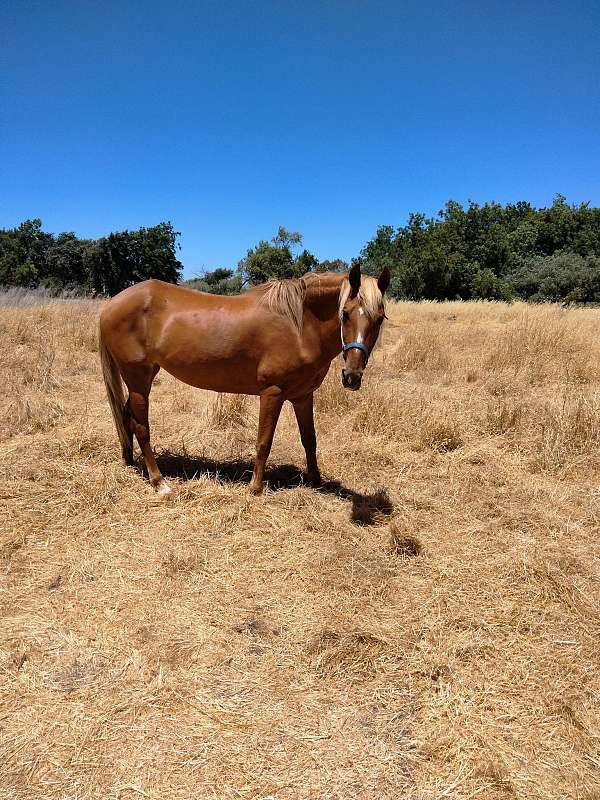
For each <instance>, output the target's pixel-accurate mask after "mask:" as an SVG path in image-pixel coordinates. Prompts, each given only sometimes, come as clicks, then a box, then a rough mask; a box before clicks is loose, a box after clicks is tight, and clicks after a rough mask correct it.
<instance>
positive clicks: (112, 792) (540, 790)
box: [0, 297, 600, 800]
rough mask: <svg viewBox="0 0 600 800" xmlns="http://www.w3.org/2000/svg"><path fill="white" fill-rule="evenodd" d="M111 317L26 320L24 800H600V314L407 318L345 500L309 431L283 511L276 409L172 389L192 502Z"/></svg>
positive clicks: (1, 403) (166, 408)
mask: <svg viewBox="0 0 600 800" xmlns="http://www.w3.org/2000/svg"><path fill="white" fill-rule="evenodd" d="M17 299H18V298H17ZM34 299H35V298H34ZM97 313H98V305H97V304H94V303H91V302H81V301H77V302H75V301H73V302H71V303H67V302H62V301H61V302H58V301H56V302H53V301H52V300H51V299H49V298H46V299H44V301H43V302H40V301H39V298H38V302H33V300H32V298H30V297H27V298H24V299H23V298H20V299H18V302H17V301H16V300H15V302H14V303H12V304H11V303H9V302H4V304H3V305H2V308H0V339H1V340H2V343H3V347H2V350H1V352H0V375H1V378H2V380H1V382H0V470H1V472H2V488H1V489H0V514H1V519H2V525H1V526H0V589H1V594H0V602H1V603H2V606H1V615H0V668H1V669H0V684H1V685H0V800H3V799H4V798H6V800H9V798H10V800H12V799H13V798H18V800H33V799H34V798H35V800H38V799H39V798H41V797H44V798H49V800H53V799H56V800H58V798H60V800H66V798H76V797H77V798H80V799H81V800H88V798H90V799H92V798H94V800H95V799H96V798H98V799H99V798H103V799H104V798H115V800H133V798H143V797H146V798H157V799H158V798H161V799H162V798H165V797H168V798H181V799H182V800H183V799H184V798H185V799H186V800H188V799H189V798H191V797H194V798H196V797H199V798H232V799H233V798H247V800H250V799H251V798H257V799H258V798H262V800H267V798H270V799H271V800H274V799H275V798H277V800H296V799H297V798H307V799H308V798H310V799H311V800H312V799H313V798H314V799H315V800H317V799H319V800H320V799H321V798H322V799H323V800H325V799H326V798H331V799H333V798H336V799H338V800H342V799H343V800H352V798H356V800H362V799H363V798H366V800H369V798H371V800H380V799H381V798H388V799H389V800H391V799H392V798H393V799H394V800H396V799H397V798H407V800H437V799H438V798H442V797H443V798H457V799H463V798H464V800H467V798H475V797H477V798H485V799H486V800H487V799H488V798H490V799H491V800H502V799H504V798H508V797H519V798H521V797H523V798H541V799H543V800H559V798H560V800H562V799H563V798H573V799H575V798H578V800H592V799H593V798H597V797H599V796H600V747H599V742H600V714H599V711H598V708H599V704H598V698H599V697H600V678H599V675H600V670H599V663H598V635H599V634H600V625H599V611H600V605H599V603H600V597H599V594H600V589H599V587H600V560H599V556H598V552H599V551H598V529H599V523H600V491H599V489H598V486H599V484H600V458H599V453H600V406H599V401H598V398H599V396H600V395H599V394H598V392H599V391H600V371H599V368H598V365H599V364H600V352H599V347H600V344H599V340H598V335H597V330H598V325H599V321H600V312H598V311H596V310H568V309H562V308H557V307H552V306H548V307H525V306H523V305H522V304H518V303H516V304H513V305H504V304H501V303H472V304H461V303H447V304H441V305H439V304H434V303H423V304H411V303H400V304H395V305H391V308H390V317H391V319H390V325H389V327H388V328H387V330H386V332H385V336H384V341H383V343H382V346H381V347H380V348H378V349H377V350H376V352H375V353H374V355H373V359H372V362H371V364H370V365H369V368H368V370H367V372H366V374H365V379H364V384H363V388H362V389H361V391H360V392H358V393H349V392H345V391H344V390H343V389H342V388H341V385H340V380H339V364H338V363H336V364H334V367H333V369H332V370H331V372H330V375H329V376H328V377H327V379H326V381H325V383H324V384H323V387H322V388H321V390H320V391H319V392H318V394H317V397H316V407H317V428H318V435H319V449H320V461H321V467H322V472H323V477H324V481H325V484H324V487H323V489H322V490H320V491H315V490H312V489H310V488H308V487H306V486H305V485H304V484H303V481H302V477H301V475H299V472H300V470H301V468H302V466H303V463H304V462H303V453H302V448H301V445H300V442H299V437H298V435H297V432H296V429H295V420H294V416H293V413H292V410H291V408H285V409H284V412H283V413H282V417H281V422H280V426H279V428H278V432H277V436H276V439H275V444H274V448H273V453H272V458H271V468H270V471H269V473H268V475H267V477H268V479H269V481H270V485H271V489H270V490H268V491H267V492H266V493H265V495H264V496H262V497H258V498H256V497H254V496H252V495H250V494H249V493H248V491H247V482H248V480H249V476H250V471H251V462H252V458H253V442H254V438H255V433H256V416H257V415H256V402H255V400H254V399H252V398H250V399H244V398H242V399H240V398H237V397H235V396H229V395H224V396H216V395H211V394H210V393H208V392H200V391H196V390H193V389H191V388H189V387H186V386H183V385H182V384H179V383H177V382H176V381H175V380H174V379H172V378H171V377H170V376H168V375H164V374H162V373H161V375H159V378H158V380H157V383H156V385H155V388H154V390H153V394H152V401H151V419H152V425H153V433H152V435H153V441H154V445H155V447H156V449H157V451H158V453H159V456H160V459H161V464H162V465H163V467H164V468H165V470H166V471H167V472H168V473H169V475H170V477H169V482H170V483H171V484H172V486H173V487H174V489H175V492H174V496H173V497H171V498H170V499H169V500H168V501H166V502H165V501H161V500H159V499H158V498H157V497H156V496H155V495H154V494H153V493H152V491H151V490H150V488H149V486H148V485H147V483H145V482H144V481H143V479H142V477H141V475H140V474H139V472H138V471H137V470H135V469H126V468H125V467H123V466H122V465H121V464H120V463H119V460H118V452H119V448H118V446H117V442H116V436H115V434H114V431H113V428H112V422H111V419H110V415H109V412H108V408H107V404H106V401H105V398H104V389H103V386H102V383H101V378H100V370H99V365H98V358H97V353H96V339H95V319H96V316H97Z"/></svg>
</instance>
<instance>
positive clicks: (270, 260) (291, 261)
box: [238, 227, 318, 286]
mask: <svg viewBox="0 0 600 800" xmlns="http://www.w3.org/2000/svg"><path fill="white" fill-rule="evenodd" d="M301 245H302V235H301V234H300V233H297V232H293V231H288V230H286V229H285V228H283V227H280V228H279V229H278V231H277V233H276V235H275V236H274V237H273V238H272V239H271V241H270V242H267V241H264V240H262V241H260V242H259V243H258V244H257V245H256V247H254V248H252V249H251V250H248V252H247V254H246V256H245V258H243V259H242V260H241V261H240V262H239V264H238V273H239V275H240V276H241V278H242V284H243V285H246V284H250V285H252V286H256V285H258V284H259V283H265V281H268V280H270V279H272V278H277V279H282V278H299V277H301V276H302V275H304V274H305V273H306V272H310V271H312V270H314V269H316V267H317V265H318V261H317V259H316V258H315V256H314V255H313V254H312V253H309V251H308V250H303V251H302V252H301V253H300V255H298V256H296V255H294V248H298V247H300V246H301Z"/></svg>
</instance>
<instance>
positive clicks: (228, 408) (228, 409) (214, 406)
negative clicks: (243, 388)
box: [207, 393, 249, 428]
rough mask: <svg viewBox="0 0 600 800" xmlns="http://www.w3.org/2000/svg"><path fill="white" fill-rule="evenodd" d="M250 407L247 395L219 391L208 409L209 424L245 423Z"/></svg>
mask: <svg viewBox="0 0 600 800" xmlns="http://www.w3.org/2000/svg"><path fill="white" fill-rule="evenodd" d="M248 409H249V401H248V397H247V396H246V395H243V394H222V393H218V394H217V395H216V396H215V398H214V399H213V400H212V402H211V403H210V405H209V407H208V409H207V417H208V421H209V424H210V425H212V426H213V427H215V428H229V427H234V426H238V425H244V424H245V423H246V422H247V419H248Z"/></svg>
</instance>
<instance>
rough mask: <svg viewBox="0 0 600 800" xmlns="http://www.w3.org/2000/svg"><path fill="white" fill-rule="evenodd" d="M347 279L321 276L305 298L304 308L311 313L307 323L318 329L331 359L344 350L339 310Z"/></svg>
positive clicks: (312, 283)
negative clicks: (344, 282)
mask: <svg viewBox="0 0 600 800" xmlns="http://www.w3.org/2000/svg"><path fill="white" fill-rule="evenodd" d="M345 277H346V276H345V275H338V274H336V273H325V274H323V275H319V276H318V277H317V278H316V279H315V280H313V281H311V283H310V286H309V287H308V288H307V290H306V294H305V298H304V307H305V308H306V310H307V311H308V312H309V319H306V317H305V322H308V323H309V324H310V325H311V326H313V327H315V328H316V329H317V332H318V335H319V338H320V340H321V342H322V346H323V348H324V350H325V351H326V352H327V355H328V356H331V358H335V356H336V355H337V354H338V353H339V352H340V350H341V349H342V345H341V339H340V322H339V313H338V308H339V298H340V289H341V288H342V281H343V280H344V278H345Z"/></svg>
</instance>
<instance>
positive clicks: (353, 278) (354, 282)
mask: <svg viewBox="0 0 600 800" xmlns="http://www.w3.org/2000/svg"><path fill="white" fill-rule="evenodd" d="M348 282H349V283H350V289H351V290H352V291H351V292H350V297H356V295H357V294H358V290H359V289H360V266H359V265H358V264H355V265H354V266H353V267H352V269H351V270H350V274H349V275H348Z"/></svg>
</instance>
